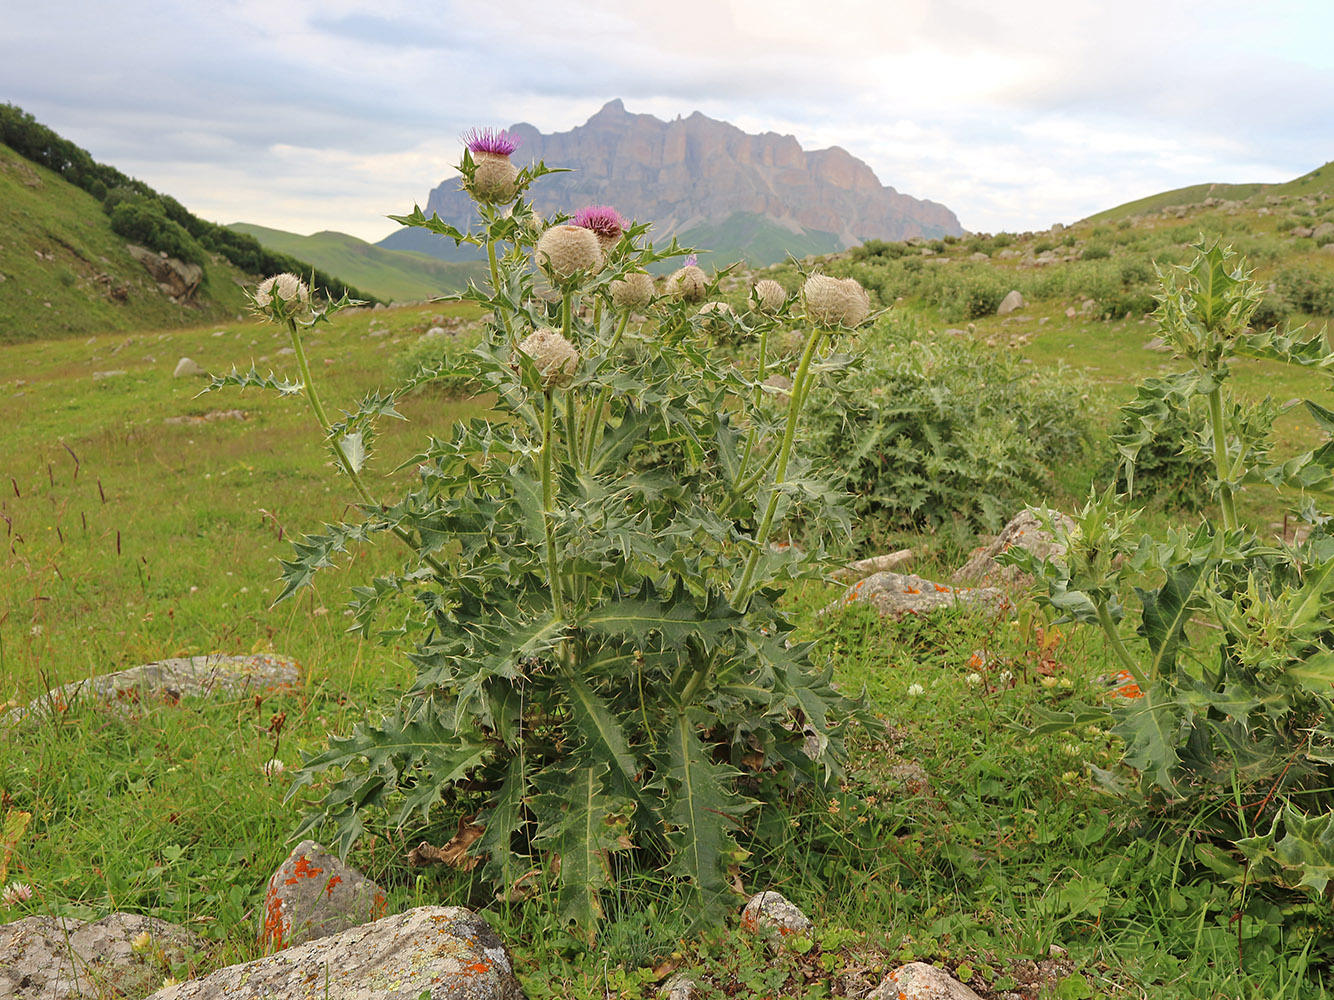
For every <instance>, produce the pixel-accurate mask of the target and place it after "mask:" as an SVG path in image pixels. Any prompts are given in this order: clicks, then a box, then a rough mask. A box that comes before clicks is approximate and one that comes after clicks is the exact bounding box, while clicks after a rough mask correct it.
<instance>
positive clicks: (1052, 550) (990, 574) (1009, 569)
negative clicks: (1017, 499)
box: [950, 508, 1075, 587]
mask: <svg viewBox="0 0 1334 1000" xmlns="http://www.w3.org/2000/svg"><path fill="white" fill-rule="evenodd" d="M1056 522H1057V523H1058V524H1060V525H1061V526H1062V527H1064V528H1065V530H1066V531H1069V530H1070V529H1072V528H1073V527H1074V526H1075V522H1074V521H1072V520H1070V518H1069V517H1067V516H1066V515H1065V514H1060V513H1058V514H1056ZM1015 545H1018V546H1019V547H1020V548H1023V549H1027V550H1028V551H1029V552H1031V553H1033V555H1035V556H1037V557H1039V558H1041V559H1060V558H1061V557H1063V556H1064V555H1065V546H1064V545H1061V544H1060V543H1059V542H1057V541H1056V539H1055V538H1054V537H1053V536H1052V533H1051V532H1050V531H1048V530H1047V528H1046V526H1045V525H1044V524H1043V523H1042V522H1041V521H1040V520H1038V518H1037V515H1035V514H1034V513H1033V512H1032V511H1031V510H1028V509H1027V508H1025V509H1024V510H1021V511H1020V512H1019V513H1018V514H1016V515H1015V516H1014V517H1012V518H1010V522H1009V524H1007V525H1006V526H1005V527H1004V528H1002V529H1001V533H1000V534H999V535H997V536H996V538H995V540H994V541H993V542H992V543H991V544H990V545H986V546H983V547H982V548H979V549H974V550H973V554H972V555H970V556H969V557H968V561H967V562H966V563H964V564H963V566H961V567H960V568H959V569H957V570H956V571H955V572H954V575H953V576H951V577H950V580H951V581H952V582H954V583H982V584H987V585H988V586H1009V587H1022V586H1027V585H1028V583H1029V582H1030V581H1029V579H1028V577H1027V576H1026V575H1025V574H1024V573H1023V572H1021V571H1020V569H1019V567H1017V566H1002V565H1001V564H1000V563H998V562H997V561H996V557H997V556H999V555H1000V554H1001V553H1002V552H1005V551H1006V550H1008V549H1009V548H1011V547H1012V546H1015Z"/></svg>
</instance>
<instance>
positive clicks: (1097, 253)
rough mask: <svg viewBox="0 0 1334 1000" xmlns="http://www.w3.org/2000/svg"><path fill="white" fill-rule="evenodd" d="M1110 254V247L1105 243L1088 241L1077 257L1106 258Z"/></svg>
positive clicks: (1084, 258) (1088, 258)
mask: <svg viewBox="0 0 1334 1000" xmlns="http://www.w3.org/2000/svg"><path fill="white" fill-rule="evenodd" d="M1111 255H1112V251H1111V248H1110V247H1108V246H1107V245H1106V244H1105V243H1089V244H1088V245H1087V246H1085V247H1084V252H1083V253H1081V254H1080V255H1079V258H1080V260H1106V259H1107V258H1108V257H1110V256H1111Z"/></svg>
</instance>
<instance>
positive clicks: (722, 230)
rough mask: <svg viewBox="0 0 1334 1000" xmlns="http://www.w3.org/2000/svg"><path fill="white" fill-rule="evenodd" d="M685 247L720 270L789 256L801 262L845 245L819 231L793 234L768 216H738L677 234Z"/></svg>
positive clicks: (837, 249)
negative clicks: (728, 265) (693, 250)
mask: <svg viewBox="0 0 1334 1000" xmlns="http://www.w3.org/2000/svg"><path fill="white" fill-rule="evenodd" d="M676 238H677V239H678V240H680V242H681V245H682V246H691V247H696V248H698V249H699V250H700V251H701V252H702V254H703V252H707V254H708V256H707V257H705V256H703V255H701V258H700V259H701V262H704V263H707V264H708V265H709V266H712V267H721V266H723V265H725V264H730V263H732V262H733V261H737V260H744V261H745V262H746V263H747V264H750V265H752V266H754V265H761V264H768V263H770V262H772V261H775V260H783V259H784V258H785V257H786V256H787V255H788V254H791V255H792V256H793V257H796V258H797V259H798V260H800V259H801V258H802V257H806V256H808V255H810V254H826V253H836V252H837V251H839V250H842V249H843V242H842V240H840V239H839V238H838V236H837V235H836V234H834V233H823V232H818V231H816V230H806V231H805V232H798V233H794V232H793V231H792V230H790V229H787V228H785V227H783V226H780V225H779V224H778V223H776V222H774V221H773V220H772V219H770V218H768V217H767V216H763V215H758V214H756V213H753V212H735V213H733V214H732V215H730V216H728V217H727V219H726V220H725V221H723V222H719V223H710V224H707V225H703V226H695V227H693V228H691V229H686V230H683V231H682V232H679V233H677V234H676Z"/></svg>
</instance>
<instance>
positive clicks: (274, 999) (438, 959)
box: [150, 906, 523, 1000]
mask: <svg viewBox="0 0 1334 1000" xmlns="http://www.w3.org/2000/svg"><path fill="white" fill-rule="evenodd" d="M423 996H426V997H429V998H430V1000H523V991H522V989H521V988H520V986H519V980H518V979H517V978H516V977H515V975H514V966H513V963H512V962H511V961H510V956H509V952H508V951H506V950H505V945H504V943H503V942H501V940H500V938H499V937H498V936H497V935H496V932H495V931H494V930H492V929H491V925H490V924H488V923H487V922H486V921H485V920H483V919H482V918H481V917H479V916H477V914H475V913H473V912H472V911H471V910H466V909H464V908H463V907H461V906H420V907H418V908H416V909H415V910H408V911H407V912H406V913H400V914H399V915H397V916H394V917H385V918H384V919H383V920H377V921H375V922H374V923H371V924H363V925H362V926H360V927H353V928H352V929H351V930H346V931H343V932H342V933H341V934H334V935H332V936H330V937H323V938H320V939H319V940H318V941H311V942H310V943H308V944H303V945H297V946H296V947H295V948H287V949H285V950H283V951H280V952H277V953H276V954H274V955H270V956H269V957H267V958H260V959H256V960H255V961H253V962H246V963H245V964H244V965H232V966H228V967H227V968H225V969H219V970H218V971H217V972H215V973H213V974H212V975H210V976H205V977H203V978H202V979H192V980H190V981H189V982H186V983H179V984H177V985H175V986H168V987H167V988H166V989H163V990H159V991H158V992H156V993H154V994H153V995H152V997H151V998H150V1000H212V998H214V997H227V998H228V1000H310V998H314V997H318V998H320V1000H418V998H420V997H423Z"/></svg>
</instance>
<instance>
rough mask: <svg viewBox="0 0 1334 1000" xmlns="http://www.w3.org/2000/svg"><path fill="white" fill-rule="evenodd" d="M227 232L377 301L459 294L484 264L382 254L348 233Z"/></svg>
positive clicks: (238, 228) (249, 228)
mask: <svg viewBox="0 0 1334 1000" xmlns="http://www.w3.org/2000/svg"><path fill="white" fill-rule="evenodd" d="M228 228H229V229H232V230H233V231H235V232H238V233H244V234H246V235H247V236H253V237H254V238H255V239H257V240H259V242H260V243H261V244H262V245H263V246H265V247H267V248H268V249H270V250H276V251H278V252H279V253H285V254H291V255H292V256H293V257H300V258H301V259H302V260H306V261H310V263H312V264H314V265H315V266H316V267H318V268H320V269H321V270H324V271H328V272H329V273H330V274H336V275H338V277H339V278H341V279H342V280H343V281H346V282H349V283H350V284H353V285H356V286H357V287H358V288H360V289H362V290H363V291H366V292H369V293H370V294H371V295H374V296H376V297H377V298H381V299H388V300H397V301H400V302H406V301H416V300H420V299H427V298H430V297H432V296H435V295H443V294H446V293H448V292H454V291H458V290H459V289H461V288H463V287H464V286H465V285H466V284H467V282H468V279H469V278H481V277H482V276H483V275H484V274H485V273H486V265H485V264H482V263H480V262H477V263H447V262H445V261H442V260H439V259H437V258H436V257H433V256H431V255H429V254H424V253H414V252H411V251H406V250H386V249H384V248H383V247H380V246H377V245H375V244H373V243H367V242H366V241H365V240H359V239H357V238H356V237H355V236H348V235H347V234H346V233H335V232H329V231H325V232H320V233H314V234H313V235H310V236H299V235H297V234H296V233H288V232H284V231H283V230H281V229H269V228H267V227H265V226H256V225H251V224H250V223H246V222H237V223H235V224H233V225H231V226H229V227H228Z"/></svg>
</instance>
